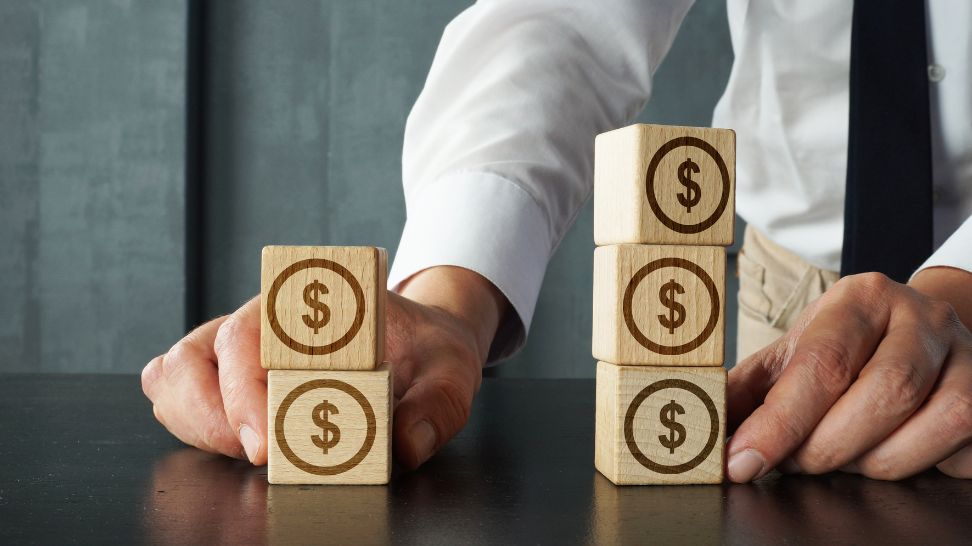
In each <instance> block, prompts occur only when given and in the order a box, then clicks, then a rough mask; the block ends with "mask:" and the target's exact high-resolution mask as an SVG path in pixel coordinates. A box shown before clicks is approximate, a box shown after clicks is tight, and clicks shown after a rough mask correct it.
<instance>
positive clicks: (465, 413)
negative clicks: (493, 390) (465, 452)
mask: <svg viewBox="0 0 972 546" xmlns="http://www.w3.org/2000/svg"><path fill="white" fill-rule="evenodd" d="M429 388H430V389H431V390H433V391H434V392H436V393H438V394H439V396H441V397H442V400H443V401H444V402H445V407H444V408H442V409H443V410H444V411H445V415H444V417H446V419H447V420H448V423H450V424H452V425H453V426H452V427H451V428H452V431H451V432H455V431H457V430H458V429H460V428H462V426H463V425H465V424H466V421H468V420H469V415H470V412H471V411H472V393H471V392H469V389H468V388H466V387H465V386H463V385H462V384H460V383H458V382H456V381H455V380H452V379H447V378H444V377H440V378H436V379H433V380H431V383H430V384H429ZM450 435H451V433H450Z"/></svg>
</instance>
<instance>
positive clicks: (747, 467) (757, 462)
mask: <svg viewBox="0 0 972 546" xmlns="http://www.w3.org/2000/svg"><path fill="white" fill-rule="evenodd" d="M765 465H766V459H764V458H763V456H762V455H760V454H759V452H758V451H756V450H755V449H747V450H745V451H741V452H739V453H736V454H735V455H733V456H732V457H730V458H729V466H728V468H727V469H726V470H728V472H729V480H731V481H733V482H736V483H746V482H748V481H751V480H752V479H753V478H755V477H756V476H758V475H760V474H761V473H762V472H763V467H764V466H765Z"/></svg>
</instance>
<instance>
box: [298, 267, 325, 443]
mask: <svg viewBox="0 0 972 546" xmlns="http://www.w3.org/2000/svg"><path fill="white" fill-rule="evenodd" d="M321 294H327V287H326V286H324V285H323V284H321V283H320V281H318V280H316V279H315V280H314V282H312V283H310V284H308V285H307V286H305V287H304V303H306V304H307V306H308V307H310V308H312V309H314V314H313V315H312V316H308V315H304V316H302V317H300V318H302V319H304V324H306V325H307V327H308V328H313V329H314V333H315V334H316V333H317V332H318V331H320V329H321V328H323V327H324V325H326V324H327V323H328V322H329V321H330V320H331V309H330V308H328V306H327V305H325V304H324V303H323V302H322V301H321V300H320V295H321ZM318 312H320V313H321V316H318ZM325 453H326V452H325Z"/></svg>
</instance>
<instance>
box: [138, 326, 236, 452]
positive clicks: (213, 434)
mask: <svg viewBox="0 0 972 546" xmlns="http://www.w3.org/2000/svg"><path fill="white" fill-rule="evenodd" d="M181 344H182V342H180V343H178V344H176V346H175V347H173V348H172V350H170V351H169V352H168V353H166V355H165V357H163V359H162V361H161V363H160V364H158V366H159V369H161V372H159V373H158V375H159V377H158V378H157V379H155V381H154V382H153V383H152V387H150V388H149V390H150V391H151V392H152V396H151V399H152V401H153V404H154V407H153V411H154V413H155V416H156V418H157V419H158V420H159V422H160V423H162V426H164V427H165V428H166V429H168V430H169V432H171V433H172V435H173V436H175V437H176V438H178V439H180V440H182V441H183V442H185V443H186V444H189V445H191V446H194V447H197V448H199V449H203V450H205V451H211V452H216V453H222V454H223V455H227V456H229V457H236V458H242V455H243V452H242V448H241V446H240V443H239V440H238V439H237V437H236V434H235V433H234V432H233V431H232V430H231V429H230V428H229V426H228V424H227V422H226V414H225V413H224V412H223V401H222V397H221V396H220V392H219V378H218V377H217V373H216V366H215V365H214V364H213V363H212V362H211V361H207V360H201V359H198V358H196V357H195V356H194V355H193V351H192V350H191V349H187V348H185V347H183V346H182V345H181Z"/></svg>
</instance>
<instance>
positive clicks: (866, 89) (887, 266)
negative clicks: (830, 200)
mask: <svg viewBox="0 0 972 546" xmlns="http://www.w3.org/2000/svg"><path fill="white" fill-rule="evenodd" d="M851 28H852V30H851V62H850V127H849V132H848V139H847V196H846V201H845V204H844V248H843V253H842V257H841V275H850V274H854V273H862V272H865V271H880V272H882V273H884V274H886V275H888V276H889V277H891V278H892V279H895V280H897V281H899V282H905V281H907V280H908V277H909V276H910V275H911V273H913V272H914V270H915V269H916V268H917V267H918V266H920V265H921V263H922V262H923V261H924V260H925V258H927V257H928V256H929V254H931V251H932V239H933V232H932V176H931V175H932V170H931V128H930V120H929V117H930V116H929V106H928V76H927V70H928V68H927V67H928V55H927V52H926V42H925V2H923V1H920V0H855V2H854V19H853V25H852V27H851Z"/></svg>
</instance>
